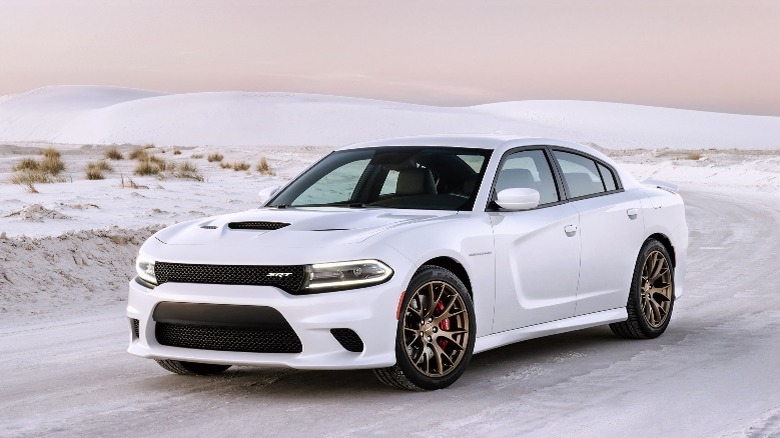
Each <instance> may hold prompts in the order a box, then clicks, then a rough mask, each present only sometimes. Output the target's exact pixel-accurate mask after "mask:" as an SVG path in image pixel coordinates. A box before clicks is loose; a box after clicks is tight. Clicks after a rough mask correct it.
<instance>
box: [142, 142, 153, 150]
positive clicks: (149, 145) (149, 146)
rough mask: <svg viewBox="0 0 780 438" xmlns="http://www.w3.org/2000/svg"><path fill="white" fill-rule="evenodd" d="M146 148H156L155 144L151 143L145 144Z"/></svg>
mask: <svg viewBox="0 0 780 438" xmlns="http://www.w3.org/2000/svg"><path fill="white" fill-rule="evenodd" d="M144 149H154V144H152V143H149V144H147V145H146V146H144Z"/></svg>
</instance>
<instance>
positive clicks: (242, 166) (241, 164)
mask: <svg viewBox="0 0 780 438" xmlns="http://www.w3.org/2000/svg"><path fill="white" fill-rule="evenodd" d="M250 167H251V166H250V165H249V163H247V162H246V161H237V162H235V163H233V170H235V171H239V170H249V168H250Z"/></svg>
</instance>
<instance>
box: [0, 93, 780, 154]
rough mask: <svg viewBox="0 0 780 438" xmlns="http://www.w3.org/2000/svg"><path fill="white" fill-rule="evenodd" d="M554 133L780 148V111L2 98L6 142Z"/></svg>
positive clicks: (214, 142) (294, 141) (287, 140)
mask: <svg viewBox="0 0 780 438" xmlns="http://www.w3.org/2000/svg"><path fill="white" fill-rule="evenodd" d="M492 132H502V133H506V134H518V135H524V136H554V137H559V138H564V139H568V140H574V141H581V142H592V143H597V144H599V145H601V146H604V147H608V148H614V149H624V148H638V147H643V148H689V149H690V148H739V149H775V148H779V147H780V117H760V116H743V115H734V114H720V113H707V112H701V111H688V110H678V109H670V108H656V107H646V106H638V105H625V104H614V103H604V102H581V101H520V102H504V103H496V104H488V105H479V106H474V107H435V106H424V105H412V104H404V103H397V102H386V101H379V100H369V99H357V98H348V97H337V96H323V95H312V94H295V93H249V92H213V93H188V94H164V93H158V92H153V91H148V90H133V89H127V88H115V87H97V86H55V87H45V88H41V89H37V90H33V91H30V92H28V93H23V94H18V95H14V96H11V97H10V98H7V97H6V98H4V97H0V142H6V143H21V142H49V143H60V144H125V143H129V144H145V143H153V144H155V145H158V146H173V145H178V146H206V145H211V146H239V147H241V146H256V145H263V146H303V145H307V146H339V145H344V144H348V143H353V142H357V141H362V140H370V139H376V138H381V137H393V136H404V135H417V134H434V133H438V134H442V133H446V134H458V133H474V134H485V133H492Z"/></svg>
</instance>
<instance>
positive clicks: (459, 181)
mask: <svg viewBox="0 0 780 438" xmlns="http://www.w3.org/2000/svg"><path fill="white" fill-rule="evenodd" d="M490 153H491V151H489V150H485V149H466V148H447V147H430V146H426V147H408V146H404V147H382V148H368V149H352V150H345V151H337V152H333V153H332V154H330V155H328V156H327V157H325V158H323V159H322V160H321V161H319V162H318V163H317V164H315V165H314V166H313V167H311V168H310V169H309V170H307V171H306V172H305V173H303V174H302V175H301V176H299V177H298V178H297V179H296V180H295V181H293V182H292V184H290V185H289V186H288V187H287V188H286V189H285V190H283V191H282V192H280V193H279V194H278V195H276V196H275V197H274V199H272V200H271V202H270V203H268V206H269V207H274V206H275V207H279V206H290V207H315V206H317V207H321V206H333V207H353V208H362V207H384V208H413V209H427V210H468V209H471V207H472V206H473V205H474V197H475V196H476V194H477V189H478V187H479V185H480V183H481V181H482V175H483V174H484V172H485V167H486V166H487V162H488V159H489V158H490Z"/></svg>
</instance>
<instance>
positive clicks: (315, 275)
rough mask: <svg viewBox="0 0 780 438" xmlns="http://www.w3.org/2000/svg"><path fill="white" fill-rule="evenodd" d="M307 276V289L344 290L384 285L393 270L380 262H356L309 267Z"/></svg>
mask: <svg viewBox="0 0 780 438" xmlns="http://www.w3.org/2000/svg"><path fill="white" fill-rule="evenodd" d="M306 274H307V277H306V288H307V289H323V288H333V289H344V288H353V287H360V286H368V285H372V284H379V283H382V282H384V281H386V280H387V279H388V278H390V277H391V276H392V275H393V270H392V269H391V268H390V267H389V266H387V265H386V264H384V263H382V262H380V261H379V260H354V261H349V262H336V263H317V264H314V265H307V266H306Z"/></svg>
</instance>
